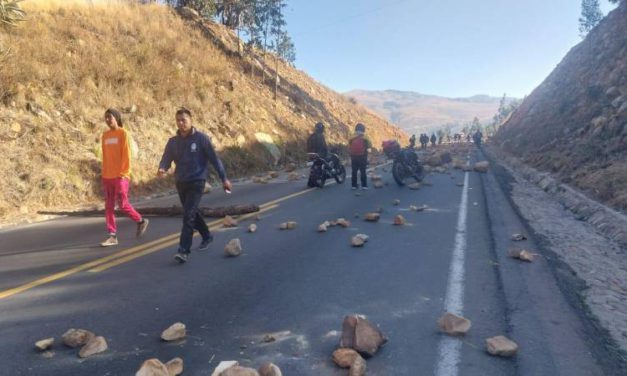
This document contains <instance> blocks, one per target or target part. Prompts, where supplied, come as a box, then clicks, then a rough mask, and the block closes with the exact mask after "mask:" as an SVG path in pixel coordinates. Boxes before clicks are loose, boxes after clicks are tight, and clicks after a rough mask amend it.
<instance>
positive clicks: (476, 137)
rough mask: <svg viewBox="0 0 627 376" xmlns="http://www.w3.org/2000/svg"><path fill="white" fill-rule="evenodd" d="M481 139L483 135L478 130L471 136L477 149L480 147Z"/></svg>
mask: <svg viewBox="0 0 627 376" xmlns="http://www.w3.org/2000/svg"><path fill="white" fill-rule="evenodd" d="M482 138H483V133H481V130H479V129H477V131H476V132H475V134H473V135H472V139H473V141H474V142H475V144H476V145H477V147H481V139H482Z"/></svg>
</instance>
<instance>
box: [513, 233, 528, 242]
mask: <svg viewBox="0 0 627 376" xmlns="http://www.w3.org/2000/svg"><path fill="white" fill-rule="evenodd" d="M512 240H513V241H515V242H520V241H523V240H527V237H526V236H525V235H523V234H513V235H512Z"/></svg>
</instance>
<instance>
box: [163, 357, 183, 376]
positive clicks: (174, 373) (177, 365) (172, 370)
mask: <svg viewBox="0 0 627 376" xmlns="http://www.w3.org/2000/svg"><path fill="white" fill-rule="evenodd" d="M165 366H166V368H167V369H168V374H169V375H170V376H178V375H180V374H181V373H183V359H181V358H174V359H172V360H170V361H169V362H167V363H166V364H165Z"/></svg>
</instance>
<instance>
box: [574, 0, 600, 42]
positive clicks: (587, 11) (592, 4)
mask: <svg viewBox="0 0 627 376" xmlns="http://www.w3.org/2000/svg"><path fill="white" fill-rule="evenodd" d="M602 19H603V12H601V7H600V6H599V0H581V17H579V35H580V36H581V37H582V38H585V37H586V35H587V34H588V32H589V31H590V30H592V29H594V27H595V26H596V25H597V24H598V23H599V22H600V21H601V20H602Z"/></svg>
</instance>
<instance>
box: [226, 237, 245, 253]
mask: <svg viewBox="0 0 627 376" xmlns="http://www.w3.org/2000/svg"><path fill="white" fill-rule="evenodd" d="M224 254H225V255H226V256H227V257H237V256H239V255H241V254H242V243H241V242H240V240H239V239H238V238H235V239H231V240H230V241H229V242H228V243H226V246H224Z"/></svg>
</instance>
